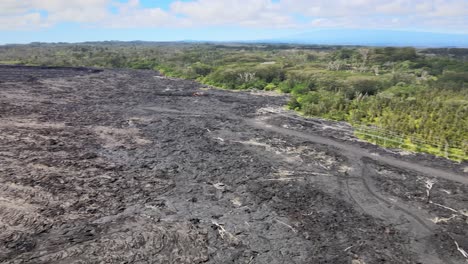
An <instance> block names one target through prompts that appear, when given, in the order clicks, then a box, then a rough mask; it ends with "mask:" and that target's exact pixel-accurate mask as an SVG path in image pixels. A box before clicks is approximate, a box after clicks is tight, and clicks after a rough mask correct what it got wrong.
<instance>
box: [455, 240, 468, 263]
mask: <svg viewBox="0 0 468 264" xmlns="http://www.w3.org/2000/svg"><path fill="white" fill-rule="evenodd" d="M454 242H455V245H456V246H457V250H458V251H460V253H461V254H462V255H463V257H465V258H466V262H468V253H467V252H466V251H465V250H464V249H463V248H461V247H460V246H459V245H458V243H457V241H455V240H454Z"/></svg>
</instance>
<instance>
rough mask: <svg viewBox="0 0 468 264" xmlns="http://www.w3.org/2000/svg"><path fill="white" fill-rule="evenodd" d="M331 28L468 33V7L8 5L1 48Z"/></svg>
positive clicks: (55, 1)
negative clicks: (7, 44)
mask: <svg viewBox="0 0 468 264" xmlns="http://www.w3.org/2000/svg"><path fill="white" fill-rule="evenodd" d="M327 29H351V30H360V29H378V30H389V29H391V30H401V31H422V32H439V33H456V34H460V33H461V34H468V0H176V1H171V0H0V44H5V43H29V42H82V41H101V40H122V41H129V40H146V41H176V40H213V41H236V40H265V39H274V38H281V37H287V36H290V35H295V34H299V33H303V32H313V31H316V30H327Z"/></svg>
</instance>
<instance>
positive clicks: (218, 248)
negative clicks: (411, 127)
mask: <svg viewBox="0 0 468 264" xmlns="http://www.w3.org/2000/svg"><path fill="white" fill-rule="evenodd" d="M286 100H287V98H285V97H283V96H279V95H277V94H273V93H263V92H262V93H260V92H229V91H223V90H217V89H211V88H209V87H205V86H202V85H199V84H197V83H194V82H191V81H184V80H179V79H171V78H166V77H163V76H160V75H159V74H157V73H156V72H153V71H131V70H96V69H86V68H68V69H67V68H40V67H21V66H0V263H67V264H68V263H269V264H276V263H288V264H289V263H352V264H363V263H368V264H371V263H468V262H467V260H468V254H467V253H466V251H468V164H466V163H464V164H458V163H453V162H451V161H448V160H444V159H441V158H435V157H432V156H429V155H416V154H411V153H405V152H399V151H397V150H385V149H381V148H379V147H377V146H374V145H371V144H368V143H365V142H362V141H360V140H358V139H356V138H355V137H354V136H353V132H352V128H351V127H350V126H348V125H347V124H344V123H336V122H329V121H324V120H319V119H304V118H302V117H300V116H297V115H295V114H294V113H291V112H289V111H285V110H283V108H282V106H283V105H284V104H285V102H286Z"/></svg>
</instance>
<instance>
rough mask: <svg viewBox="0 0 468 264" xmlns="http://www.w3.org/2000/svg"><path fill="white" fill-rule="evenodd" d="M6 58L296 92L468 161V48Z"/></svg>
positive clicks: (88, 46)
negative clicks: (146, 71) (145, 71)
mask: <svg viewBox="0 0 468 264" xmlns="http://www.w3.org/2000/svg"><path fill="white" fill-rule="evenodd" d="M0 63H7V64H8V63H15V64H25V65H47V66H51V65H53V66H93V67H116V68H134V69H153V70H158V71H160V72H161V73H163V74H165V75H168V76H172V77H181V78H188V79H195V80H198V81H199V82H201V83H204V84H208V85H212V86H216V87H220V88H226V89H239V90H241V89H262V90H276V91H279V92H282V93H288V94H291V100H290V102H289V103H288V107H289V108H290V109H294V110H296V111H299V112H301V113H303V114H304V115H307V116H318V117H322V118H327V119H333V120H340V121H348V122H350V123H351V124H353V125H354V126H356V128H358V129H357V130H356V131H357V132H356V134H357V135H358V136H359V137H361V138H363V139H366V140H369V141H372V142H375V143H378V144H380V145H384V146H388V147H400V148H404V149H408V150H412V151H421V152H427V153H432V154H435V155H439V156H445V157H449V158H451V159H454V160H462V159H467V160H468V49H422V50H416V49H414V48H363V47H348V48H344V47H324V46H297V45H296V46H289V45H258V44H255V45H253V44H252V45H242V44H239V45H236V44H230V45H228V44H226V45H214V44H184V43H165V44H161V43H145V42H130V43H120V42H104V43H85V44H76V45H75V44H40V43H36V44H31V45H9V46H3V47H0Z"/></svg>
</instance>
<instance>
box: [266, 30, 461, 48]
mask: <svg viewBox="0 0 468 264" xmlns="http://www.w3.org/2000/svg"><path fill="white" fill-rule="evenodd" d="M266 42H269V43H294V44H299V43H301V44H321V45H363V46H415V47H468V35H466V34H445V33H430V32H409V31H393V30H338V29H336V30H317V31H311V32H307V33H302V34H298V35H292V36H288V37H284V38H277V39H270V40H266Z"/></svg>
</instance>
